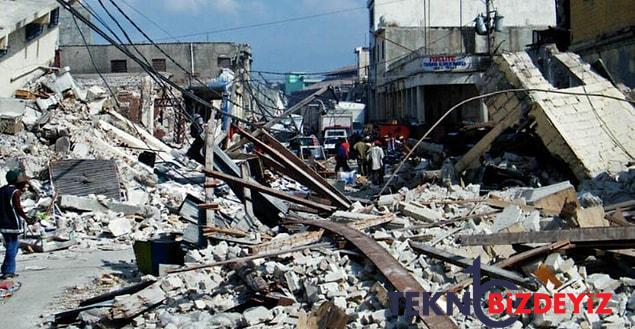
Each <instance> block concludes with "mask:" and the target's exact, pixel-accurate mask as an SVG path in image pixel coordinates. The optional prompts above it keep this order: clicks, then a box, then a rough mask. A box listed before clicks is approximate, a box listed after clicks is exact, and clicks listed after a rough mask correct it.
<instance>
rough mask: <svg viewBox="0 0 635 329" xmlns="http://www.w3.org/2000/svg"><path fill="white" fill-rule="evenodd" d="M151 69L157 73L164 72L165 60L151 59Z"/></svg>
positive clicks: (165, 69) (165, 67)
mask: <svg viewBox="0 0 635 329" xmlns="http://www.w3.org/2000/svg"><path fill="white" fill-rule="evenodd" d="M152 68H153V69H155V70H157V71H159V72H166V71H167V65H166V64H165V58H154V59H152Z"/></svg>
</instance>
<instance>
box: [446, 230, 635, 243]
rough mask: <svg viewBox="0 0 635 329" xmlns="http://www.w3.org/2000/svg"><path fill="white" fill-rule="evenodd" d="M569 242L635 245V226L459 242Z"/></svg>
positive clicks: (486, 236) (505, 235)
mask: <svg viewBox="0 0 635 329" xmlns="http://www.w3.org/2000/svg"><path fill="white" fill-rule="evenodd" d="M564 240H568V241H571V243H573V244H575V245H579V244H589V243H595V244H598V245H599V246H602V245H603V244H604V245H606V246H607V247H608V246H609V245H611V247H627V246H633V245H635V226H620V227H593V228H582V229H573V230H554V231H540V232H517V233H495V234H476V235H461V236H459V237H458V242H459V243H460V244H462V245H468V246H483V245H510V244H521V243H553V242H556V241H564Z"/></svg>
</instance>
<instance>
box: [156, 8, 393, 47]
mask: <svg viewBox="0 0 635 329" xmlns="http://www.w3.org/2000/svg"><path fill="white" fill-rule="evenodd" d="M403 1H405V0H394V1H386V2H382V3H379V4H376V5H375V6H384V5H388V4H392V3H397V2H403ZM362 9H367V7H366V6H364V7H354V8H345V9H339V10H333V11H327V12H323V13H318V14H312V15H305V16H297V17H290V18H286V19H281V20H275V21H269V22H262V23H256V24H248V25H238V26H233V27H228V28H223V29H218V30H211V31H206V32H197V33H190V34H184V35H179V36H177V37H178V38H181V39H185V38H191V37H195V36H199V35H207V34H216V33H224V32H232V31H240V30H248V29H253V28H257V27H264V26H270V25H278V24H284V23H290V22H297V21H303V20H308V19H314V18H318V17H324V16H332V15H338V14H342V13H347V12H351V11H357V10H362ZM157 40H167V38H162V39H157Z"/></svg>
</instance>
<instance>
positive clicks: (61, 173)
mask: <svg viewBox="0 0 635 329" xmlns="http://www.w3.org/2000/svg"><path fill="white" fill-rule="evenodd" d="M50 174H51V182H52V184H53V188H54V189H55V191H56V192H57V193H58V195H76V196H87V195H90V194H96V195H105V196H106V197H108V198H110V199H113V200H117V201H121V193H120V190H119V174H118V173H117V164H116V163H115V161H114V160H61V161H55V162H51V163H50Z"/></svg>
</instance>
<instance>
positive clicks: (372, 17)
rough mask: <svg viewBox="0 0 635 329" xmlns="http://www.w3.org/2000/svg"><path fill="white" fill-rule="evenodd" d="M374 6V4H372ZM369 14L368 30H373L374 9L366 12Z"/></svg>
mask: <svg viewBox="0 0 635 329" xmlns="http://www.w3.org/2000/svg"><path fill="white" fill-rule="evenodd" d="M373 6H374V4H373ZM368 13H369V21H370V30H371V31H372V30H374V29H375V9H374V8H370V10H369V11H368Z"/></svg>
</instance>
